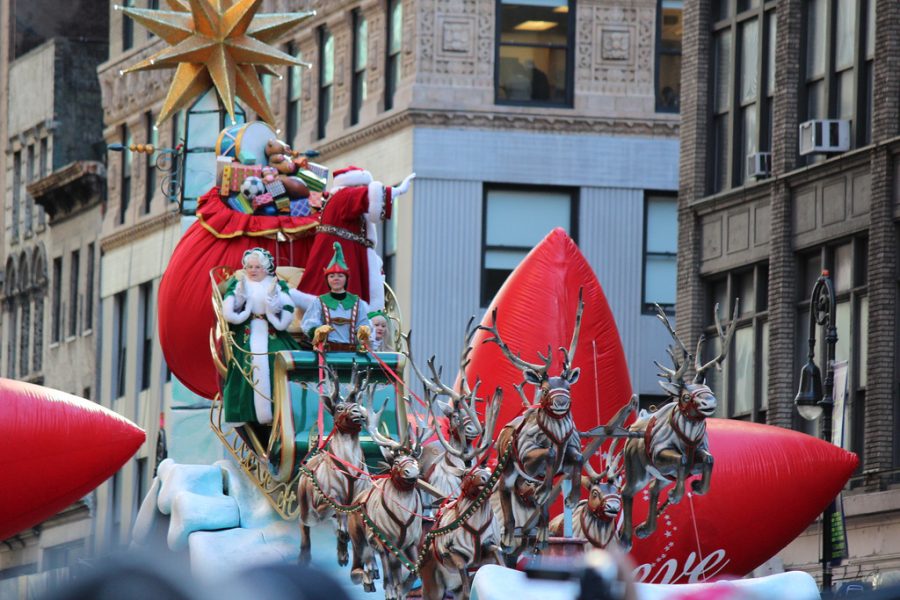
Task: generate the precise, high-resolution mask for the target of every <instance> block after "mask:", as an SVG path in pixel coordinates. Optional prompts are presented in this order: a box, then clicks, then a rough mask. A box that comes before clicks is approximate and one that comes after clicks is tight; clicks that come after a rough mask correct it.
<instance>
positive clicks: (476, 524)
mask: <svg viewBox="0 0 900 600" xmlns="http://www.w3.org/2000/svg"><path fill="white" fill-rule="evenodd" d="M490 478H491V472H490V471H489V470H488V469H485V468H483V467H476V468H474V469H472V470H471V471H468V472H467V473H466V474H465V475H464V476H463V478H462V483H461V485H460V491H459V496H458V497H457V498H456V499H455V500H453V501H452V502H451V503H450V504H448V505H446V506H444V507H443V508H442V509H441V511H440V512H439V513H438V515H437V519H436V522H435V525H434V527H435V529H440V528H441V527H446V526H449V525H450V524H451V523H453V522H455V521H457V520H458V519H460V518H461V517H462V516H463V515H464V513H465V512H466V511H467V510H469V509H470V508H471V507H472V505H473V504H474V503H475V502H478V501H480V502H481V504H479V505H478V506H477V508H475V509H474V512H473V513H472V514H471V515H469V517H468V518H467V519H466V520H465V521H464V522H463V523H462V525H461V526H460V527H459V528H458V529H455V530H453V531H449V532H447V533H444V534H441V535H437V536H435V537H434V539H433V541H432V542H431V544H432V546H431V548H428V547H426V548H425V557H424V559H423V560H422V566H421V568H420V570H419V576H420V577H421V578H422V598H423V600H443V598H444V597H445V596H446V594H447V593H450V594H452V595H453V597H454V598H456V599H457V600H467V599H468V598H469V594H470V592H471V589H472V580H471V577H470V576H469V569H471V568H477V567H480V566H481V565H484V564H488V563H493V564H497V565H502V564H503V557H502V556H501V555H500V549H499V548H498V546H497V543H498V542H499V540H497V537H496V533H495V531H496V528H495V527H494V513H493V511H492V510H491V504H490V502H488V501H487V500H486V499H485V498H482V497H481V496H482V494H484V493H490V492H489V491H486V488H487V486H488V485H489V483H490Z"/></svg>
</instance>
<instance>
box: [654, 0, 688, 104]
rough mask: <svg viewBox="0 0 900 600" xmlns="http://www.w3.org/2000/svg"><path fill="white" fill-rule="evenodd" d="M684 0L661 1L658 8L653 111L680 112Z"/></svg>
mask: <svg viewBox="0 0 900 600" xmlns="http://www.w3.org/2000/svg"><path fill="white" fill-rule="evenodd" d="M683 7H684V0H660V2H659V5H658V8H657V35H658V36H659V37H658V39H659V42H658V43H657V44H656V110H658V111H660V112H678V111H679V110H680V109H681V36H682V31H683V29H684V27H683V22H682V18H683Z"/></svg>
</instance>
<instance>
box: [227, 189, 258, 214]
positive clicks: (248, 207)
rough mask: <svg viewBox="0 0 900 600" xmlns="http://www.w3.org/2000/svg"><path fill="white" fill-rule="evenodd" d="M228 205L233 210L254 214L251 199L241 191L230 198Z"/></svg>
mask: <svg viewBox="0 0 900 600" xmlns="http://www.w3.org/2000/svg"><path fill="white" fill-rule="evenodd" d="M228 206H230V207H231V209H232V210H236V211H237V212H239V213H244V214H245V215H252V214H253V205H252V204H250V201H249V200H248V199H247V197H246V196H244V195H243V194H241V193H240V192H238V193H237V194H234V195H233V196H231V197H230V198H228Z"/></svg>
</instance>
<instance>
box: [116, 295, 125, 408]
mask: <svg viewBox="0 0 900 600" xmlns="http://www.w3.org/2000/svg"><path fill="white" fill-rule="evenodd" d="M127 318H128V292H127V291H124V292H119V293H118V294H116V295H115V296H113V352H114V354H113V359H114V360H115V361H116V362H115V365H116V366H115V369H114V370H113V374H114V377H115V379H114V380H113V398H121V397H122V396H124V395H125V364H126V361H127V360H128V347H127V343H128V331H127V326H128V321H127Z"/></svg>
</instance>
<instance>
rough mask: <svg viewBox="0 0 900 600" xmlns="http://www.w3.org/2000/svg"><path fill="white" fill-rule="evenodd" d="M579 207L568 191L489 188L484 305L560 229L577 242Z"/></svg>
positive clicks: (483, 266)
mask: <svg viewBox="0 0 900 600" xmlns="http://www.w3.org/2000/svg"><path fill="white" fill-rule="evenodd" d="M577 222H578V205H577V200H576V193H575V191H574V190H569V189H566V188H543V189H542V188H535V187H520V186H509V187H496V188H485V200H484V218H483V225H482V240H483V241H482V250H481V306H488V305H489V304H490V302H491V300H492V299H493V298H494V295H495V294H496V293H497V291H498V290H499V289H500V287H501V286H502V285H503V283H504V282H505V281H506V278H507V276H509V274H510V273H511V272H512V270H513V269H515V268H516V266H517V265H518V264H519V263H520V262H521V261H522V259H523V258H525V255H526V254H528V252H530V251H531V249H532V248H533V247H534V246H535V244H537V243H538V242H540V241H541V240H542V239H543V238H544V236H546V235H547V234H548V233H550V231H551V230H553V229H554V228H556V227H562V228H563V229H565V230H566V232H568V234H569V235H570V236H571V237H572V238H573V239H574V240H576V241H577V240H578V232H577Z"/></svg>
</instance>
